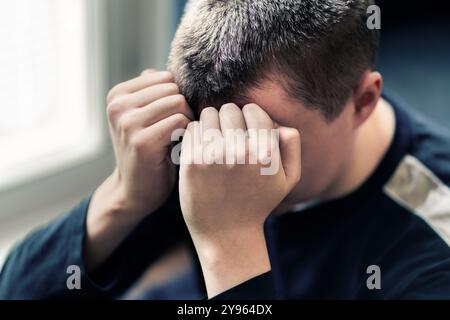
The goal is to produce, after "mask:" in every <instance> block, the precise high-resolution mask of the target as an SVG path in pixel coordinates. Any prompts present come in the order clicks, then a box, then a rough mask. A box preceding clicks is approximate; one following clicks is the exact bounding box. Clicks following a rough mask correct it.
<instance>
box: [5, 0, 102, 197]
mask: <svg viewBox="0 0 450 320" xmlns="http://www.w3.org/2000/svg"><path fill="white" fill-rule="evenodd" d="M86 6H87V4H86V1H84V0H0V39H1V41H0V189H1V188H2V187H3V188H4V187H5V186H8V185H11V184H14V183H17V182H19V181H26V179H30V177H33V176H36V175H39V174H42V173H45V172H49V171H51V170H55V168H57V167H58V166H61V165H67V164H68V163H69V162H73V161H76V160H77V159H78V160H79V159H80V158H81V157H85V156H86V154H88V153H89V152H92V149H93V148H94V147H95V146H98V144H97V143H98V141H97V140H96V136H95V133H94V132H93V126H92V104H91V106H90V103H89V100H90V99H89V92H90V91H89V83H90V82H89V81H88V77H89V72H88V71H89V70H88V69H89V64H88V58H89V56H90V54H91V53H90V52H88V51H89V50H88V47H89V46H88V44H89V39H88V30H87V19H88V15H87V13H88V10H87V8H86ZM91 83H92V82H91ZM98 126H99V125H98V124H97V127H98Z"/></svg>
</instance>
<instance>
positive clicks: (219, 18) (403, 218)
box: [0, 0, 450, 299]
mask: <svg viewBox="0 0 450 320" xmlns="http://www.w3.org/2000/svg"><path fill="white" fill-rule="evenodd" d="M370 4H372V3H371V1H363V0H361V1H356V0H355V1H352V0H350V1H344V0H342V1H337V0H333V1H331V0H330V1H327V0H324V1H312V0H311V1H308V0H306V1H305V0H302V1H299V0H276V1H275V0H270V1H269V0H252V1H246V0H242V1H212V0H194V1H191V2H190V3H189V4H188V7H187V9H186V13H185V16H184V18H183V21H182V23H181V26H180V28H179V30H178V33H177V35H176V38H175V40H174V43H173V48H172V52H171V56H170V63H169V69H170V70H171V73H170V72H157V71H154V70H148V71H146V72H144V73H143V74H142V75H141V76H140V77H138V78H136V79H133V80H130V81H128V82H125V83H123V84H120V85H118V86H116V87H115V88H113V89H112V90H111V92H110V93H109V95H108V108H107V111H108V118H109V123H110V128H111V137H112V141H113V145H114V150H115V154H116V158H117V168H116V170H115V171H114V173H113V174H112V175H111V176H110V177H109V178H108V179H107V180H106V181H105V182H104V183H103V184H102V185H101V186H100V187H99V188H98V189H97V190H96V191H95V192H94V194H93V195H92V197H90V198H89V199H86V200H84V201H83V202H82V203H81V204H80V205H78V206H77V207H76V208H74V209H73V210H72V211H71V212H69V213H68V214H66V215H64V216H62V217H61V218H59V219H58V220H56V221H54V222H52V223H51V224H50V225H48V226H46V227H44V228H42V229H40V230H38V231H36V232H34V233H33V234H31V235H30V236H29V237H28V238H27V239H25V240H24V241H23V242H22V243H21V244H19V245H18V246H17V247H16V248H15V249H14V250H13V251H12V252H11V254H10V256H9V258H8V259H7V262H6V264H5V266H4V267H3V270H2V273H1V276H0V297H1V298H8V299H14V298H30V299H32V298H71V297H72V298H117V297H120V296H121V295H122V294H123V293H124V292H125V291H126V290H127V289H128V288H129V287H130V286H131V285H132V284H133V283H134V282H135V281H136V279H138V277H139V276H140V275H142V273H143V272H144V270H146V269H147V268H148V266H150V265H153V264H155V263H156V262H157V261H158V260H159V258H161V257H162V256H163V255H164V254H166V253H167V252H169V250H170V249H171V248H173V247H174V246H175V245H176V244H178V243H180V242H182V241H183V239H188V240H189V241H190V240H192V244H193V249H192V255H193V256H194V257H195V258H196V259H195V262H194V263H193V265H192V267H191V268H190V269H189V271H188V272H186V273H184V274H182V275H180V276H178V277H177V278H175V279H173V280H172V281H169V282H165V283H162V284H161V285H159V286H158V287H157V288H156V289H153V290H151V291H149V292H147V293H146V294H145V295H144V296H143V297H142V298H146V299H179V298H188V299H190V298H192V299H196V298H202V297H205V296H208V297H209V298H213V297H215V298H217V299H227V298H231V299H241V298H242V299H257V298H282V299H292V298H294V299H296V298H319V299H329V298H337V299H367V298H369V299H370V298H373V299H389V298H401V299H411V298H413V299H419V298H450V247H449V243H450V242H449V241H450V240H449V236H450V189H449V184H450V135H449V133H448V132H447V131H445V130H444V129H443V128H440V127H438V126H437V125H435V124H433V123H430V122H428V121H427V120H425V119H423V118H422V117H421V116H420V115H417V114H415V113H413V112H412V111H411V110H410V109H408V107H406V106H405V105H404V104H403V102H401V101H400V100H397V99H394V98H393V97H391V96H384V97H381V92H382V77H381V75H380V74H379V73H378V72H376V71H374V70H373V63H374V59H375V56H376V51H377V46H378V36H379V35H378V32H377V31H376V30H369V29H368V28H367V26H366V20H367V15H366V11H367V7H368V6H369V5H370ZM175 83H176V84H175ZM196 116H198V121H197V122H192V120H194V118H196ZM183 128H187V132H188V133H190V134H192V136H194V137H195V136H197V138H194V139H185V140H184V141H183V145H182V149H181V156H182V158H183V159H188V158H189V156H190V155H193V154H196V153H197V152H200V151H203V149H204V148H205V146H204V144H202V141H204V140H207V139H206V138H205V132H206V131H207V130H205V129H211V130H214V131H215V132H219V133H220V135H219V136H218V138H217V141H219V142H221V143H223V144H224V145H228V144H229V143H230V136H229V135H228V134H227V132H228V131H227V130H233V129H238V130H237V131H238V132H242V135H243V136H242V137H243V139H244V141H247V142H248V144H247V150H245V152H244V153H243V154H238V153H236V154H233V158H234V160H235V162H237V159H240V158H244V159H247V158H248V157H249V156H255V157H256V158H257V159H258V160H259V164H257V165H249V164H245V165H242V164H234V165H233V164H228V165H220V164H214V163H212V162H211V161H206V162H204V163H186V162H183V163H182V164H181V166H180V168H179V170H178V167H176V166H175V165H174V164H173V163H172V161H171V159H170V157H169V155H170V152H171V146H172V141H171V135H172V133H173V132H174V131H175V130H176V129H183ZM275 128H276V129H278V130H279V144H276V143H275V144H273V145H271V149H270V150H269V151H270V152H269V153H265V154H255V153H254V151H252V150H251V149H250V148H248V145H251V144H252V143H256V144H257V143H261V142H260V141H259V142H258V141H257V140H254V136H252V135H251V134H249V135H248V136H246V135H245V134H244V133H245V132H246V131H249V132H250V131H251V130H253V129H261V130H272V129H275ZM300 137H301V138H300ZM192 140H195V141H192ZM186 141H189V142H192V143H188V142H186ZM268 155H270V156H275V159H276V156H278V155H279V156H280V157H281V160H280V167H279V170H278V171H277V172H276V174H273V175H261V172H260V170H259V169H260V168H261V167H263V165H262V164H263V163H264V162H263V160H266V158H267V156H268ZM209 160H211V159H209ZM216 160H217V159H216ZM178 171H179V178H178ZM176 186H177V187H176ZM174 189H176V191H175V190H174ZM179 205H181V207H180V206H179ZM183 218H184V219H183ZM197 258H198V260H197ZM69 266H78V267H79V268H80V275H81V289H79V290H76V289H74V290H69V289H68V287H67V279H68V277H69V276H70V275H68V274H67V270H68V269H67V268H68V267H69Z"/></svg>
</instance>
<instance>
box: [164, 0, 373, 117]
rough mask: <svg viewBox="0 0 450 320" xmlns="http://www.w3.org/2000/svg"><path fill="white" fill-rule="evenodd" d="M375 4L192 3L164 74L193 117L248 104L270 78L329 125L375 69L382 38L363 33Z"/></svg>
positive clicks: (361, 0) (317, 0)
mask: <svg viewBox="0 0 450 320" xmlns="http://www.w3.org/2000/svg"><path fill="white" fill-rule="evenodd" d="M373 2H374V1H371V0H228V1H227V0H190V1H189V2H188V4H187V6H186V9H185V13H184V16H183V18H182V21H181V24H180V26H179V28H178V31H177V33H176V35H175V39H174V41H173V43H172V49H171V53H170V57H169V66H168V68H169V70H170V71H171V72H172V73H173V74H174V77H175V81H176V82H177V84H178V85H179V87H180V91H181V93H182V94H184V95H185V96H186V98H187V100H188V102H189V103H190V105H191V107H192V108H193V109H194V110H196V111H198V110H199V108H201V107H204V106H207V105H208V106H216V107H218V106H219V105H221V104H223V103H226V102H233V100H236V99H245V95H246V92H248V90H249V89H251V88H255V87H258V85H259V84H261V81H262V80H265V79H268V78H269V77H270V79H273V80H276V81H277V82H278V83H279V84H281V85H282V87H283V88H284V89H285V90H286V92H287V93H288V94H289V96H290V97H292V98H294V99H298V100H300V101H302V102H303V103H304V104H305V105H306V106H307V107H309V108H314V109H317V110H319V111H320V112H322V114H323V115H324V117H325V119H326V120H328V121H332V120H333V119H335V118H336V117H337V116H339V114H340V113H341V111H342V109H343V106H344V104H345V102H346V101H347V99H348V97H349V96H350V93H351V92H352V90H353V89H354V87H355V86H356V84H357V83H358V81H359V80H360V78H361V76H362V74H363V72H364V71H365V70H367V69H371V68H373V65H374V63H375V57H376V52H377V49H378V42H379V32H378V31H377V30H369V28H367V26H366V20H367V13H366V12H367V7H368V6H369V5H372V4H373ZM274 76H275V77H276V78H275V79H274V78H273V77H274Z"/></svg>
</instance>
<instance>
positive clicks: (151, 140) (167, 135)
mask: <svg viewBox="0 0 450 320" xmlns="http://www.w3.org/2000/svg"><path fill="white" fill-rule="evenodd" d="M190 122H191V120H190V119H189V118H188V117H186V116H185V115H184V114H181V113H177V114H174V115H172V116H170V117H167V118H165V119H163V120H161V121H159V122H157V123H155V124H154V125H152V126H150V127H148V128H144V129H142V130H141V131H139V133H137V134H136V136H137V139H138V140H141V141H145V142H144V144H145V145H147V146H154V145H159V146H163V147H167V148H168V147H170V146H171V144H172V142H176V141H178V137H179V136H180V135H179V134H177V130H184V129H186V127H187V126H188V124H189V123H190ZM174 137H175V138H174ZM172 140H173V141H172Z"/></svg>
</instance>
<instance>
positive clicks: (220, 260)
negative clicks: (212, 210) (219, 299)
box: [194, 226, 271, 297]
mask: <svg viewBox="0 0 450 320" xmlns="http://www.w3.org/2000/svg"><path fill="white" fill-rule="evenodd" d="M194 244H195V247H196V250H197V253H198V256H199V260H200V264H201V267H202V271H203V275H204V277H205V283H206V287H207V290H208V296H209V297H213V296H215V295H217V294H220V293H222V292H224V291H226V290H228V289H231V288H232V287H234V286H236V285H238V284H240V283H243V282H245V281H247V280H249V279H252V278H254V277H256V276H258V275H261V274H263V273H266V272H268V271H270V269H271V267H270V260H269V254H268V251H267V245H266V241H265V237H264V230H263V227H262V226H260V227H254V228H249V229H242V230H236V232H233V233H230V234H228V235H227V236H225V235H221V236H220V237H217V238H214V239H202V240H199V239H194Z"/></svg>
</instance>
